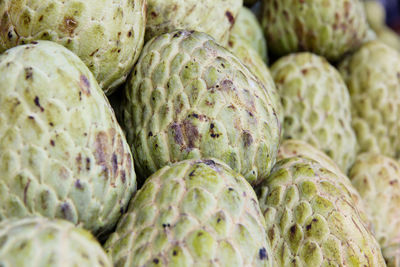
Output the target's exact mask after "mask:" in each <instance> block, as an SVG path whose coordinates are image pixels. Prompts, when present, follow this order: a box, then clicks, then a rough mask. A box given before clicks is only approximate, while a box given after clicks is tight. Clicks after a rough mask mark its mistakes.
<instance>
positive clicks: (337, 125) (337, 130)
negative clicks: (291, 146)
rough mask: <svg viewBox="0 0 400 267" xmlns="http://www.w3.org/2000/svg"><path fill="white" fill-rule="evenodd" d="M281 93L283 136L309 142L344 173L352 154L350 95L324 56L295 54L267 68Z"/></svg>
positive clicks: (353, 146)
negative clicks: (269, 69) (269, 68)
mask: <svg viewBox="0 0 400 267" xmlns="http://www.w3.org/2000/svg"><path fill="white" fill-rule="evenodd" d="M271 74H272V77H273V78H274V80H275V84H276V87H277V89H278V93H279V95H280V96H281V100H282V106H283V113H284V121H283V126H282V127H283V133H284V138H285V139H299V140H303V141H305V142H307V143H310V144H311V145H313V146H314V147H316V148H318V149H320V150H322V151H323V152H325V153H326V154H327V155H328V156H330V157H331V158H332V159H333V160H334V161H335V162H336V163H337V164H338V166H339V167H340V168H341V170H342V171H343V172H345V173H346V172H347V170H348V168H350V167H351V165H352V164H353V162H354V160H355V156H356V144H357V143H356V138H355V134H354V131H353V129H352V127H351V112H350V97H349V92H348V90H347V87H346V84H345V83H344V81H343V79H342V78H341V76H340V74H339V73H338V71H337V70H336V69H335V68H334V67H333V66H331V65H330V64H329V63H328V62H327V61H326V60H325V59H324V58H322V57H320V56H317V55H314V54H311V53H297V54H292V55H289V56H286V57H283V58H281V59H279V60H278V61H277V62H275V64H274V65H273V66H272V67H271Z"/></svg>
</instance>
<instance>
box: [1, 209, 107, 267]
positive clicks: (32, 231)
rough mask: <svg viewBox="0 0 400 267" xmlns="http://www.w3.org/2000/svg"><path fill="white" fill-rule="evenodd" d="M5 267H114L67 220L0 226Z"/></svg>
mask: <svg viewBox="0 0 400 267" xmlns="http://www.w3.org/2000/svg"><path fill="white" fill-rule="evenodd" d="M0 241H1V242H0V266H2V267H46V266H51V267H58V266H60V267H76V266H79V267H111V266H112V264H111V260H110V259H109V258H108V256H107V254H106V253H105V252H104V250H103V248H102V247H101V246H100V244H99V242H98V241H97V240H96V239H95V238H94V237H93V236H92V235H91V234H90V233H89V232H87V231H86V230H84V229H81V228H77V227H75V226H74V225H73V224H71V223H70V222H67V221H64V220H49V219H47V218H42V217H32V218H24V219H8V220H4V221H2V222H1V223H0Z"/></svg>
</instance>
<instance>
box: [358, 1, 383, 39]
mask: <svg viewBox="0 0 400 267" xmlns="http://www.w3.org/2000/svg"><path fill="white" fill-rule="evenodd" d="M363 4H364V9H365V15H366V18H367V22H368V24H369V26H370V27H371V28H372V29H373V30H374V31H378V30H379V29H381V28H382V27H384V26H385V24H386V11H385V7H384V6H383V4H382V3H381V2H379V1H377V0H367V1H364V2H363Z"/></svg>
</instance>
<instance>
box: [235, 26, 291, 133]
mask: <svg viewBox="0 0 400 267" xmlns="http://www.w3.org/2000/svg"><path fill="white" fill-rule="evenodd" d="M227 48H228V50H230V51H231V52H232V53H233V54H234V55H235V56H237V57H238V58H239V59H240V60H241V61H242V62H243V63H244V64H245V65H246V66H247V68H249V70H250V71H251V72H253V74H254V75H256V77H257V78H258V79H259V80H260V81H261V82H262V83H263V85H264V87H265V88H267V90H265V91H266V93H267V94H269V97H270V98H271V99H272V104H273V105H274V109H275V110H276V112H277V115H278V118H279V121H280V122H283V110H282V103H281V98H280V96H279V94H278V91H277V89H276V86H275V82H274V79H273V78H272V76H271V73H270V71H269V69H268V67H267V65H265V62H264V61H263V60H262V58H261V57H260V55H259V54H258V53H257V51H255V50H254V48H253V47H252V46H251V45H250V44H249V42H247V41H246V40H244V39H243V38H241V37H240V36H238V35H236V34H231V35H230V36H229V41H228V45H227ZM281 134H282V132H281Z"/></svg>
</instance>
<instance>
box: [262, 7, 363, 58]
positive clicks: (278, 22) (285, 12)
mask: <svg viewBox="0 0 400 267" xmlns="http://www.w3.org/2000/svg"><path fill="white" fill-rule="evenodd" d="M261 24H262V26H263V28H264V33H265V37H266V38H267V42H268V48H269V49H270V50H271V51H272V53H274V54H275V55H277V56H283V55H286V54H289V53H292V52H298V51H310V52H313V53H316V54H319V55H321V56H324V57H326V58H327V59H328V60H333V61H336V60H338V59H340V58H341V57H342V55H343V54H344V53H346V52H349V51H352V50H354V49H356V48H357V47H358V46H360V45H361V44H362V42H363V40H364V39H365V35H366V33H367V29H368V23H367V20H366V17H365V12H364V6H363V5H362V3H361V1H360V0H325V1H293V0H279V1H270V0H264V1H263V14H262V17H261Z"/></svg>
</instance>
